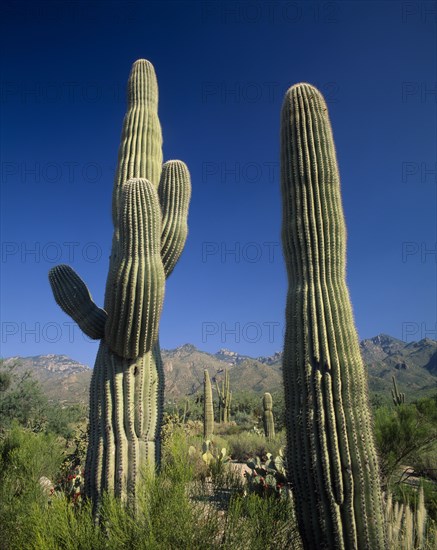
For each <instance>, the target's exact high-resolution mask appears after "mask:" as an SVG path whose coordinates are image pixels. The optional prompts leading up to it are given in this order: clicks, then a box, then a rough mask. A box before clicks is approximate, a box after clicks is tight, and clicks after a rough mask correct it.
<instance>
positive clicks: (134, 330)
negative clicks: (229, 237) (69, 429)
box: [49, 59, 191, 510]
mask: <svg viewBox="0 0 437 550" xmlns="http://www.w3.org/2000/svg"><path fill="white" fill-rule="evenodd" d="M127 98H128V101H127V112H126V115H125V118H124V121H123V129H122V135H121V143H120V147H119V151H118V165H117V171H116V176H115V181H114V186H113V191H112V220H113V224H114V233H113V239H112V251H111V256H110V261H109V271H108V278H107V282H106V291H105V305H104V309H101V308H99V307H98V306H97V305H96V304H95V303H94V302H93V300H92V298H91V294H90V293H89V291H88V289H87V287H86V285H85V283H84V282H83V281H82V280H81V279H80V277H79V275H77V273H75V272H74V270H73V269H72V268H71V267H69V266H66V265H60V266H56V267H54V268H53V269H52V270H51V271H50V273H49V281H50V284H51V287H52V290H53V294H54V297H55V300H56V302H57V303H58V304H59V306H60V307H61V308H62V309H63V311H65V313H67V314H68V315H70V316H71V317H72V318H73V319H74V320H75V321H76V322H77V324H78V325H79V326H80V328H81V329H82V330H83V332H84V333H85V334H87V335H88V336H90V337H91V338H94V339H97V340H100V347H99V351H98V353H97V357H96V362H95V366H94V370H93V375H92V380H91V387H90V413H89V425H90V428H89V430H90V431H89V446H88V452H87V457H86V467H85V490H86V495H87V496H88V497H90V498H91V499H92V500H93V504H94V510H96V509H97V505H98V502H99V500H100V498H101V496H102V493H103V492H104V491H108V492H110V493H112V494H115V495H116V496H118V497H121V498H122V499H127V498H128V499H129V500H131V501H133V502H134V501H135V489H136V484H137V481H138V479H139V476H140V473H141V471H142V470H144V469H148V470H150V471H152V472H153V471H155V470H156V469H158V468H159V465H160V456H161V453H160V450H161V445H160V429H161V422H162V414H163V396H164V373H163V366H162V359H161V353H160V348H159V338H158V332H159V320H160V316H161V311H162V307H163V300H164V292H165V281H166V279H167V278H168V277H169V276H170V274H171V273H172V272H173V269H174V267H175V265H176V263H177V261H178V259H179V257H180V255H181V253H182V250H183V248H184V245H185V241H186V238H187V233H188V226H187V217H188V207H189V202H190V195H191V183H190V175H189V172H188V168H187V167H186V165H185V164H184V163H183V162H182V161H179V160H171V161H168V162H166V163H165V164H162V133H161V126H160V122H159V119H158V84H157V81H156V75H155V70H154V68H153V66H152V64H151V63H150V62H149V61H146V60H145V59H140V60H138V61H136V62H135V63H134V64H133V66H132V70H131V73H130V76H129V81H128V89H127Z"/></svg>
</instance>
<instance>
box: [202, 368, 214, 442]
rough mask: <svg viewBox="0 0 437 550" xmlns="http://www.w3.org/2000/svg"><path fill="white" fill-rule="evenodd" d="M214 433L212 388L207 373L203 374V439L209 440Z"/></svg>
mask: <svg viewBox="0 0 437 550" xmlns="http://www.w3.org/2000/svg"><path fill="white" fill-rule="evenodd" d="M213 433H214V408H213V401H212V387H211V380H210V378H209V374H208V371H207V370H205V371H204V372H203V438H204V439H205V440H207V439H209V438H210V437H211V436H212V434H213Z"/></svg>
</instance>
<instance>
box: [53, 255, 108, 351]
mask: <svg viewBox="0 0 437 550" xmlns="http://www.w3.org/2000/svg"><path fill="white" fill-rule="evenodd" d="M49 282H50V286H51V287H52V291H53V296H54V298H55V300H56V303H57V304H58V305H59V307H60V308H61V309H62V310H63V311H64V312H65V313H66V314H67V315H69V316H70V317H71V318H72V319H73V320H74V321H75V322H76V323H77V324H78V325H79V327H80V328H81V330H82V331H83V332H84V333H85V334H86V335H87V336H89V337H90V338H93V339H94V340H100V339H101V338H103V335H104V333H105V323H106V319H107V314H106V311H104V310H103V309H100V308H99V307H98V306H96V304H95V303H94V302H93V300H92V298H91V294H90V292H89V290H88V288H87V286H86V285H85V283H84V282H83V281H82V279H81V278H80V277H79V275H78V274H77V273H76V272H75V271H74V269H72V268H71V267H70V266H68V265H64V264H61V265H57V266H55V267H53V268H52V269H51V270H50V271H49Z"/></svg>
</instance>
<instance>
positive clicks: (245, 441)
mask: <svg viewBox="0 0 437 550" xmlns="http://www.w3.org/2000/svg"><path fill="white" fill-rule="evenodd" d="M226 440H227V442H228V445H229V453H230V455H231V456H232V458H233V459H234V460H237V461H238V462H246V461H247V460H248V459H249V458H251V457H253V456H259V457H260V458H261V459H262V460H265V459H266V457H267V453H272V454H273V455H275V456H276V455H277V454H279V449H280V448H281V447H283V446H284V444H285V434H284V433H283V432H280V433H278V434H276V436H275V438H274V439H273V440H272V441H268V440H267V439H266V437H265V436H264V435H261V434H257V433H254V432H241V433H239V434H236V435H230V436H227V437H226Z"/></svg>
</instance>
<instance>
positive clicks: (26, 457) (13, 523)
mask: <svg viewBox="0 0 437 550" xmlns="http://www.w3.org/2000/svg"><path fill="white" fill-rule="evenodd" d="M61 459H62V455H61V445H60V443H59V441H58V440H57V439H56V438H55V436H54V435H52V434H43V433H33V432H31V431H30V430H28V429H25V428H23V427H21V426H19V425H18V424H17V423H13V424H12V426H11V429H10V430H9V431H8V432H7V433H6V434H4V435H3V437H2V438H1V439H0V525H1V526H2V529H1V533H2V534H1V544H2V545H3V544H4V546H2V549H5V548H6V549H7V548H20V547H24V546H22V544H24V542H25V541H26V540H27V537H28V536H29V530H30V529H31V527H30V525H29V521H30V520H29V514H30V510H31V509H32V507H33V506H34V505H36V504H37V505H40V506H42V505H43V504H44V502H46V501H47V498H48V496H47V494H45V492H44V488H43V486H42V484H41V483H40V479H41V478H42V477H45V478H48V479H49V480H50V479H53V478H54V476H55V475H56V472H57V470H58V468H59V464H60V462H61Z"/></svg>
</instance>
